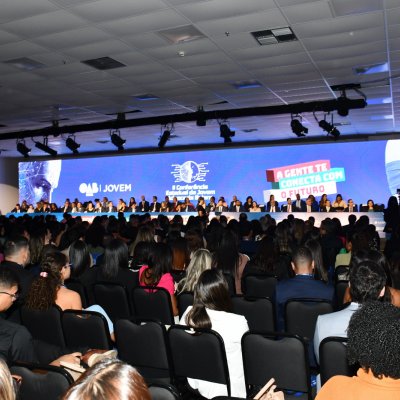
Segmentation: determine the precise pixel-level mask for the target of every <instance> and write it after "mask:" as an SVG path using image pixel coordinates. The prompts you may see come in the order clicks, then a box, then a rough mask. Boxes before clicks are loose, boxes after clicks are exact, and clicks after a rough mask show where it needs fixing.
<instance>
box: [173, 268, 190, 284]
mask: <svg viewBox="0 0 400 400" xmlns="http://www.w3.org/2000/svg"><path fill="white" fill-rule="evenodd" d="M170 274H171V275H172V278H173V279H174V282H176V283H178V282H180V281H181V280H182V279H183V278H184V277H185V276H186V271H185V270H180V269H172V270H171V271H170Z"/></svg>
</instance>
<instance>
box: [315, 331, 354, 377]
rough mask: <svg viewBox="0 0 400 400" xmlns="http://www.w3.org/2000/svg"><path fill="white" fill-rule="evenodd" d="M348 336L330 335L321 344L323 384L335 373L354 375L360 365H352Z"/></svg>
mask: <svg viewBox="0 0 400 400" xmlns="http://www.w3.org/2000/svg"><path fill="white" fill-rule="evenodd" d="M346 343H347V338H344V337H336V336H330V337H327V338H325V339H324V340H322V342H321V344H320V345H319V363H320V374H321V385H323V384H324V383H325V382H326V381H327V380H328V379H330V378H332V376H335V375H345V376H354V375H356V373H357V369H358V368H359V365H350V364H349V362H348V360H347V355H346Z"/></svg>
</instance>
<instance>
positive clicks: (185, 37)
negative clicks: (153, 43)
mask: <svg viewBox="0 0 400 400" xmlns="http://www.w3.org/2000/svg"><path fill="white" fill-rule="evenodd" d="M157 33H158V34H159V35H160V36H162V37H163V38H164V39H167V40H168V41H169V42H171V43H173V44H179V43H187V42H192V41H193V40H197V39H202V38H204V37H205V36H204V35H203V34H202V33H201V32H200V31H199V30H198V29H197V28H195V27H194V26H193V25H185V26H180V27H178V28H172V29H165V30H162V31H158V32H157Z"/></svg>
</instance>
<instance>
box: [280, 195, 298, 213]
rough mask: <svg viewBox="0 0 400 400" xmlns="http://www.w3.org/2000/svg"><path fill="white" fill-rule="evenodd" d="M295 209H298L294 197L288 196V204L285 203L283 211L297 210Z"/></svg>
mask: <svg viewBox="0 0 400 400" xmlns="http://www.w3.org/2000/svg"><path fill="white" fill-rule="evenodd" d="M295 209H296V207H295V205H294V204H293V202H292V199H291V198H290V197H288V198H287V199H286V204H283V205H282V208H281V211H282V212H287V213H291V212H293V211H296V210H295Z"/></svg>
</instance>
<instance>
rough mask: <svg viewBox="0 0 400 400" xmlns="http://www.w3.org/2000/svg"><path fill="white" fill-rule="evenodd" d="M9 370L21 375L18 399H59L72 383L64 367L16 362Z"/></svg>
mask: <svg viewBox="0 0 400 400" xmlns="http://www.w3.org/2000/svg"><path fill="white" fill-rule="evenodd" d="M10 372H11V373H12V374H15V375H20V376H21V377H22V382H21V386H20V387H19V392H18V400H37V399H46V400H59V399H60V398H61V396H62V395H63V394H64V393H65V392H66V391H67V390H68V388H69V387H70V386H71V384H72V383H73V379H72V377H71V375H70V374H69V373H68V372H67V371H65V369H63V368H60V367H54V366H51V365H37V364H25V363H17V364H15V365H13V366H11V367H10Z"/></svg>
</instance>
